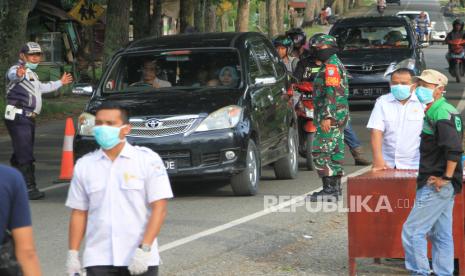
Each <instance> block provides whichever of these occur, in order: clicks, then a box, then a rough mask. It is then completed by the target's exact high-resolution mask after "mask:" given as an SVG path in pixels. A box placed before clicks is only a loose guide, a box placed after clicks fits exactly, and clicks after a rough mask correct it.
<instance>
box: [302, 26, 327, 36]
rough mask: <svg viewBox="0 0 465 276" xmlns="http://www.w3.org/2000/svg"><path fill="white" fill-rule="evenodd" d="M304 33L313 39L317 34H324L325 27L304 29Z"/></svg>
mask: <svg viewBox="0 0 465 276" xmlns="http://www.w3.org/2000/svg"><path fill="white" fill-rule="evenodd" d="M304 32H305V33H306V34H307V37H311V36H312V35H313V34H315V33H323V32H324V30H323V27H321V26H319V25H314V26H312V27H307V28H304Z"/></svg>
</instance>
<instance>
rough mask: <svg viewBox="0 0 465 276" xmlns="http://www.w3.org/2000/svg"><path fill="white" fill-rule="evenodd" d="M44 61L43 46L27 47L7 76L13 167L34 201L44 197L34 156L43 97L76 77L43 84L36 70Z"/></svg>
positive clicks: (35, 44) (8, 120) (22, 49)
mask: <svg viewBox="0 0 465 276" xmlns="http://www.w3.org/2000/svg"><path fill="white" fill-rule="evenodd" d="M41 58H42V49H41V47H40V45H39V44H37V43H35V42H28V43H26V44H25V45H24V46H23V47H22V48H21V50H20V53H19V60H18V63H17V64H15V65H13V66H12V67H11V68H10V69H9V70H8V73H7V76H6V77H7V82H8V84H7V86H6V101H7V102H6V104H7V105H6V108H5V124H6V127H7V129H8V133H9V134H10V137H11V142H12V145H13V155H12V156H11V158H10V163H11V165H12V166H13V167H16V168H17V169H18V170H19V171H20V172H21V173H22V175H23V177H24V180H25V182H26V185H27V190H28V195H29V199H31V200H34V199H40V198H43V197H44V193H43V192H41V191H39V189H38V188H37V185H36V182H35V166H34V161H35V159H34V153H33V152H34V132H35V118H36V116H37V115H39V114H40V111H41V109H42V93H48V92H52V91H55V90H57V89H58V88H60V87H61V86H62V85H66V84H69V83H71V82H72V81H73V78H72V76H71V75H70V74H68V73H66V72H65V73H64V74H63V76H62V77H61V79H60V80H58V81H51V82H47V83H43V82H40V81H39V77H38V76H37V74H36V73H35V72H34V71H33V70H35V69H36V68H37V66H38V65H39V63H40V61H41Z"/></svg>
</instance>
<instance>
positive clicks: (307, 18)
mask: <svg viewBox="0 0 465 276" xmlns="http://www.w3.org/2000/svg"><path fill="white" fill-rule="evenodd" d="M314 15H315V0H307V3H306V4H305V14H304V22H303V26H308V25H310V24H311V22H312V21H313V20H314V19H315V17H314Z"/></svg>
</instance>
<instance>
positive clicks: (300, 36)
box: [286, 28, 310, 59]
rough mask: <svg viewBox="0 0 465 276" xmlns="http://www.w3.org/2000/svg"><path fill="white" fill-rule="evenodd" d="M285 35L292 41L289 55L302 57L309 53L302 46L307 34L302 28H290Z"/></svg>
mask: <svg viewBox="0 0 465 276" xmlns="http://www.w3.org/2000/svg"><path fill="white" fill-rule="evenodd" d="M286 36H287V37H289V38H290V39H291V40H292V42H293V43H294V46H293V47H292V50H291V52H290V53H289V55H290V56H293V57H296V58H299V59H303V58H305V57H306V56H308V55H309V54H310V53H309V51H308V50H307V49H305V48H304V45H305V42H306V41H307V35H306V34H305V32H304V31H303V30H302V28H292V29H290V30H288V31H287V32H286Z"/></svg>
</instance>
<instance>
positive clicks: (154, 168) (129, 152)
mask: <svg viewBox="0 0 465 276" xmlns="http://www.w3.org/2000/svg"><path fill="white" fill-rule="evenodd" d="M172 197H173V193H172V190H171V185H170V182H169V178H168V174H167V172H166V169H165V166H164V163H163V161H162V159H161V158H160V157H159V156H158V154H156V153H155V152H153V151H152V150H150V149H148V148H144V147H137V146H132V145H130V144H129V143H127V142H126V144H125V146H124V148H123V150H122V151H121V153H120V154H119V156H118V157H117V158H116V159H115V160H114V161H113V162H112V161H111V160H110V159H109V158H108V157H107V155H106V154H105V153H104V152H103V151H102V150H101V149H100V150H96V151H94V152H92V153H89V154H86V155H85V156H83V157H82V158H80V159H79V160H78V161H77V163H76V166H75V168H74V175H73V179H72V180H71V185H70V189H69V191H68V198H67V200H66V206H67V207H69V208H72V209H77V210H82V211H88V218H87V229H86V234H85V250H84V254H83V255H84V256H83V266H84V267H89V266H103V265H109V266H128V265H129V263H130V261H131V259H132V257H133V254H134V252H135V250H136V248H137V247H138V246H139V244H140V243H141V242H142V239H143V235H144V233H145V228H146V224H147V222H148V220H149V218H150V215H151V207H150V203H152V202H154V201H157V200H161V199H167V198H172ZM151 253H152V258H151V259H150V262H149V265H150V266H156V265H159V264H160V256H159V253H158V244H157V239H155V241H154V242H153V244H152V251H151Z"/></svg>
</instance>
